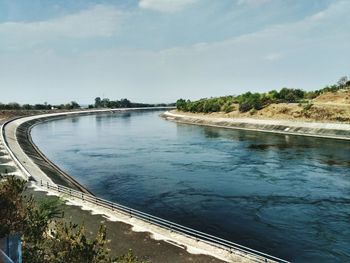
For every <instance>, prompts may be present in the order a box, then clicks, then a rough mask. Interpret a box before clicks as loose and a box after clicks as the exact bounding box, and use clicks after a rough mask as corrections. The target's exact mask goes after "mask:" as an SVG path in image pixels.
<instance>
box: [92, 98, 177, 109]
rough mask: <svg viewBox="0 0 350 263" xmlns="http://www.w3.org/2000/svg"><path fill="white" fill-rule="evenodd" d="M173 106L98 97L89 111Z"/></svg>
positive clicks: (173, 104) (171, 104)
mask: <svg viewBox="0 0 350 263" xmlns="http://www.w3.org/2000/svg"><path fill="white" fill-rule="evenodd" d="M166 106H175V103H170V104H166V103H160V104H148V103H138V102H131V101H130V100H128V99H121V100H110V99H108V98H103V99H101V98H100V97H97V98H95V104H90V105H89V109H92V108H141V107H166Z"/></svg>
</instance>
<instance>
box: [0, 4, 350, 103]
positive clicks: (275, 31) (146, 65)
mask: <svg viewBox="0 0 350 263" xmlns="http://www.w3.org/2000/svg"><path fill="white" fill-rule="evenodd" d="M349 8H350V2H348V1H342V2H338V3H336V4H333V5H332V6H330V7H329V8H328V9H326V10H323V12H322V15H317V16H316V18H317V19H316V18H315V16H310V17H308V18H305V19H303V20H301V21H298V22H295V23H290V24H283V25H279V26H273V27H270V28H267V29H265V30H261V31H258V32H255V33H251V34H246V35H243V36H239V37H235V38H232V39H228V40H225V41H220V42H216V43H205V42H203V43H198V44H196V45H192V46H187V47H174V48H171V49H165V50H162V51H151V50H142V49H138V50H136V49H121V48H111V49H109V50H101V49H95V50H89V51H88V52H86V51H85V52H80V53H79V54H76V55H75V56H63V55H61V54H59V53H57V52H55V51H52V52H42V51H38V53H33V52H28V53H26V54H21V55H19V56H16V55H13V54H7V55H6V56H4V55H1V52H0V79H1V80H2V87H6V88H7V89H8V90H15V92H14V93H15V94H18V96H22V98H23V95H22V94H23V93H25V92H21V90H20V89H21V87H22V89H23V90H24V89H28V90H31V92H30V93H29V92H27V96H26V97H25V99H26V100H27V101H29V100H31V101H34V102H35V101H36V102H37V101H38V100H39V101H40V100H42V101H44V100H48V101H50V102H52V101H53V102H55V103H56V102H64V101H68V100H70V99H76V98H77V100H79V98H81V99H82V98H83V99H82V100H83V101H85V102H88V101H89V99H90V100H91V99H92V98H93V97H95V96H97V95H100V96H101V94H102V93H104V94H105V96H108V97H110V98H121V97H128V98H131V99H133V100H138V101H140V100H143V101H155V102H161V101H169V102H170V101H174V100H175V99H177V98H179V97H184V98H199V97H206V96H217V95H226V94H237V93H240V92H242V91H245V90H254V91H259V90H260V91H262V90H267V89H273V88H280V87H283V86H289V87H296V88H305V89H311V88H314V89H315V88H320V87H321V86H322V85H325V84H329V83H332V82H333V81H336V80H337V79H338V78H339V76H342V75H348V74H349V72H348V70H349V68H350V61H349V59H348V57H349V56H350V50H349V47H348V45H349V44H348V43H349V42H350V33H349V30H348V28H349V27H350V20H349V19H347V17H348V14H347V10H349ZM0 39H1V40H3V39H2V38H1V37H0ZM0 45H1V43H0ZM23 87H25V88H23ZM0 89H1V87H0ZM16 89H17V90H16ZM7 94H9V93H8V92H3V96H4V97H3V98H2V100H4V101H6V100H20V99H19V98H14V97H13V94H12V96H11V97H10V95H7ZM6 96H8V97H6ZM39 96H40V98H39ZM54 100H56V101H54ZM57 100H59V101H57Z"/></svg>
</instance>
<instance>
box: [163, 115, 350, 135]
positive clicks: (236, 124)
mask: <svg viewBox="0 0 350 263" xmlns="http://www.w3.org/2000/svg"><path fill="white" fill-rule="evenodd" d="M161 116H162V117H163V118H164V119H166V120H169V121H174V122H178V123H184V124H194V125H202V126H211V127H220V128H229V129H237V130H249V131H258V132H269V133H279V134H287V135H302V136H310V137H319V138H329V139H338V140H350V124H342V123H319V122H317V123H316V122H297V121H286V120H262V119H250V118H249V119H248V118H245V119H235V118H214V117H210V116H203V115H198V116H194V115H187V114H182V113H181V112H177V111H167V112H165V113H163V114H162V115H161Z"/></svg>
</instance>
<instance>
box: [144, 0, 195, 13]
mask: <svg viewBox="0 0 350 263" xmlns="http://www.w3.org/2000/svg"><path fill="white" fill-rule="evenodd" d="M197 1H198V0H140V2H139V7H141V8H144V9H151V10H155V11H159V12H176V11H180V10H183V9H184V8H185V7H187V6H189V5H191V4H193V3H195V2H197Z"/></svg>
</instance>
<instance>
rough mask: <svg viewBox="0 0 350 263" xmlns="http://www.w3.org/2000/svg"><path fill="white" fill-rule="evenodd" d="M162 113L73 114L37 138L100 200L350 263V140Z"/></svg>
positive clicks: (269, 249)
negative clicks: (182, 120)
mask: <svg viewBox="0 0 350 263" xmlns="http://www.w3.org/2000/svg"><path fill="white" fill-rule="evenodd" d="M159 114H160V112H159V111H151V112H132V113H115V114H112V113H110V114H103V115H90V116H83V117H72V118H67V119H63V120H55V121H52V122H47V123H43V124H40V125H38V126H36V127H35V128H34V129H33V132H32V135H33V140H34V142H35V143H36V144H37V145H38V146H39V148H40V149H41V150H42V151H43V152H44V153H45V154H46V155H47V156H48V157H49V158H50V159H51V160H52V161H54V162H55V163H56V164H58V165H59V166H60V167H61V168H62V169H63V170H65V171H66V172H67V173H69V174H70V175H72V176H73V177H75V178H76V179H77V180H78V181H79V182H81V183H82V184H83V185H85V186H87V187H88V188H89V189H90V190H92V191H93V192H94V193H95V194H96V195H97V196H100V197H103V198H105V199H108V200H111V201H115V202H118V203H121V204H124V205H127V206H130V207H132V208H135V209H138V210H141V211H144V212H147V213H151V214H153V215H156V216H159V217H162V218H165V219H168V220H171V221H174V222H177V223H180V224H183V225H186V226H189V227H192V228H195V229H198V230H201V231H204V232H207V233H210V234H214V235H216V236H219V237H222V238H225V239H228V240H231V241H234V242H237V243H239V244H242V245H245V246H249V247H251V248H254V249H257V250H261V251H263V252H266V253H270V254H272V255H275V256H278V257H282V258H284V259H288V260H292V261H294V262H350V172H349V171H350V142H345V141H337V140H329V139H316V138H308V137H298V136H285V135H275V134H267V133H258V132H249V131H239V130H229V129H220V128H210V127H202V126H194V125H185V124H176V123H173V122H168V121H165V120H163V119H161V118H159V117H158V115H159Z"/></svg>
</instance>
